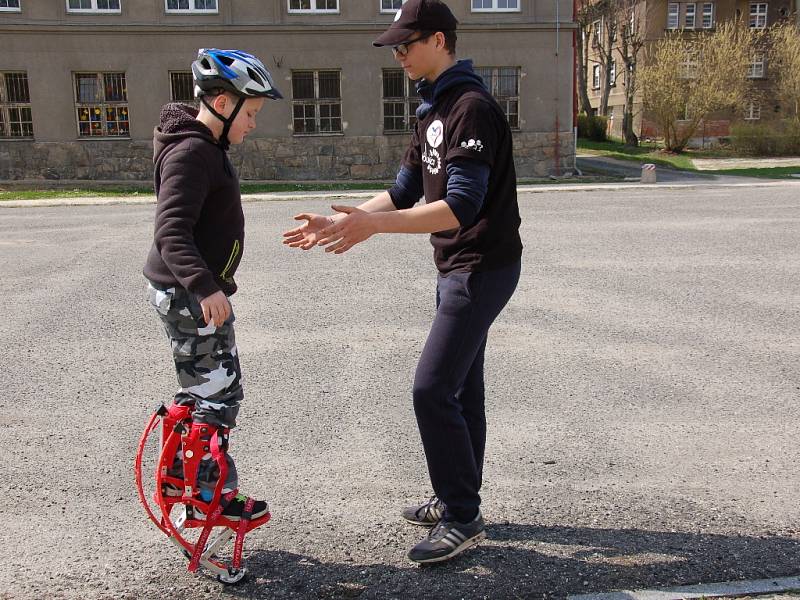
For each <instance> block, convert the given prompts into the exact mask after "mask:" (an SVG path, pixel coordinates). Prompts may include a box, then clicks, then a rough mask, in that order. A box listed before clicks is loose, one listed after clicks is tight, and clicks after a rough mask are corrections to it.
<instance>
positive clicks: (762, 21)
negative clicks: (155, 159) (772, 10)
mask: <svg viewBox="0 0 800 600" xmlns="http://www.w3.org/2000/svg"><path fill="white" fill-rule="evenodd" d="M766 26H767V5H766V3H756V2H752V3H750V27H752V28H753V29H764V28H766Z"/></svg>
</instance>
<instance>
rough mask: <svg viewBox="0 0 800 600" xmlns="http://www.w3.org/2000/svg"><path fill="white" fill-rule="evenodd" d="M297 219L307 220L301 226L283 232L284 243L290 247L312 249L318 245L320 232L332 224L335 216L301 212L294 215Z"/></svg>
mask: <svg viewBox="0 0 800 600" xmlns="http://www.w3.org/2000/svg"><path fill="white" fill-rule="evenodd" d="M294 220H295V221H305V223H303V224H302V225H300V226H299V227H295V228H294V229H290V230H289V231H286V232H284V234H283V243H284V244H286V245H287V246H289V247H290V248H301V249H303V250H310V249H311V248H313V247H314V246H316V245H317V242H318V241H319V233H320V231H322V230H323V229H325V227H327V226H329V225H332V224H333V222H334V219H333V217H323V216H322V215H315V214H313V213H301V214H299V215H296V216H295V217H294Z"/></svg>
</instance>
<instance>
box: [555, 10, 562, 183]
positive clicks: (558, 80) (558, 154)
mask: <svg viewBox="0 0 800 600" xmlns="http://www.w3.org/2000/svg"><path fill="white" fill-rule="evenodd" d="M559 2H560V0H555V3H556V97H555V101H556V123H555V125H556V139H555V148H554V150H555V154H554V157H553V158H554V159H555V163H556V164H555V174H556V176H557V177H558V176H560V175H561V135H560V133H559V129H561V123H560V121H559V113H560V112H561V111H560V108H561V106H560V104H559V101H560V98H561V96H560V86H561V69H560V68H559V64H558V63H559V55H558V53H559V48H560V46H559V42H560V39H559V37H560V35H561V23H560V19H561V17H560V14H559Z"/></svg>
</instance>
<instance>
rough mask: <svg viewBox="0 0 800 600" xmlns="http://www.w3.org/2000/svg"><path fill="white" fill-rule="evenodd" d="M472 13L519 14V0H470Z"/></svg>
mask: <svg viewBox="0 0 800 600" xmlns="http://www.w3.org/2000/svg"><path fill="white" fill-rule="evenodd" d="M472 12H519V0H472Z"/></svg>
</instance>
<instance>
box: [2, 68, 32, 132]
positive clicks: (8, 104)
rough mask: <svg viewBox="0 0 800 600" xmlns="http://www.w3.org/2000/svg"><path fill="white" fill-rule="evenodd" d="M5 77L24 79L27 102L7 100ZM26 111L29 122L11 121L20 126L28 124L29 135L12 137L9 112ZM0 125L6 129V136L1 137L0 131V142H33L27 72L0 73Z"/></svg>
mask: <svg viewBox="0 0 800 600" xmlns="http://www.w3.org/2000/svg"><path fill="white" fill-rule="evenodd" d="M7 75H22V76H24V78H25V89H26V91H27V100H25V101H22V102H19V101H14V102H12V101H11V100H9V99H8V89H7V82H6V76H7ZM25 109H27V110H28V113H29V114H30V121H27V120H25V121H23V120H21V119H19V120H16V121H13V122H15V123H18V124H19V125H20V130H22V129H21V126H22V124H23V123H30V132H31V133H30V135H12V134H11V123H12V119H11V118H10V111H11V110H25ZM0 123H4V124H5V125H6V127H7V129H8V135H3V131H2V129H0V140H3V141H9V140H28V141H30V140H33V139H34V137H35V132H34V130H33V108H32V106H31V91H30V84H29V82H28V72H27V71H14V70H11V71H0Z"/></svg>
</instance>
